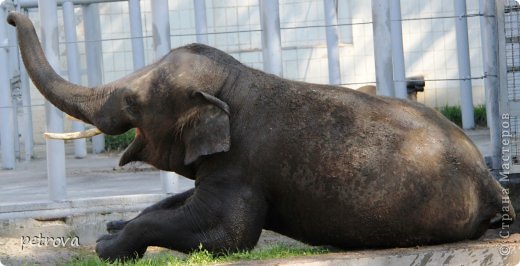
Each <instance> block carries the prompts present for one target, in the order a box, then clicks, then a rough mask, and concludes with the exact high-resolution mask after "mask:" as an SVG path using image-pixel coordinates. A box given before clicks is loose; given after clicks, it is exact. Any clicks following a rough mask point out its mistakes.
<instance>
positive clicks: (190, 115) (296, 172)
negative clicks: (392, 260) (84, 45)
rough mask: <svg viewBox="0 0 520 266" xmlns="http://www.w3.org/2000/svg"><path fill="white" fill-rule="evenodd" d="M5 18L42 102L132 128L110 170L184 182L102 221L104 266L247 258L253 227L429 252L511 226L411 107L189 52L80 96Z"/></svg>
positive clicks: (457, 148) (460, 136)
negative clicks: (147, 167) (138, 209)
mask: <svg viewBox="0 0 520 266" xmlns="http://www.w3.org/2000/svg"><path fill="white" fill-rule="evenodd" d="M8 22H9V23H10V24H11V25H14V26H16V29H17V33H18V38H19V45H20V49H21V53H22V57H23V61H24V63H25V66H26V67H27V70H28V72H29V75H30V77H31V79H32V80H33V81H34V84H35V85H36V87H37V88H38V89H39V90H40V92H41V93H42V94H43V95H44V96H45V97H46V98H47V99H48V100H49V101H51V102H52V103H53V104H54V105H56V106H57V107H58V108H60V109H61V110H63V111H64V112H66V113H68V114H70V115H71V116H73V117H76V118H79V119H81V120H83V121H85V122H87V123H90V124H93V125H96V126H97V127H98V128H99V129H100V130H101V131H102V132H104V133H106V134H120V133H123V132H125V131H127V130H128V129H130V128H137V129H138V134H137V136H136V138H135V140H134V141H133V142H132V144H131V145H130V146H129V148H127V150H126V151H125V153H124V154H123V155H122V158H121V161H120V165H124V164H127V163H129V162H133V161H143V162H147V163H149V164H151V165H153V166H155V167H157V168H158V169H162V170H166V171H175V172H177V173H179V174H181V175H183V176H186V177H187V178H190V179H194V180H195V188H194V189H192V190H189V191H187V192H184V193H182V194H178V195H175V196H172V197H170V198H167V199H165V200H163V201H161V202H159V203H157V204H155V205H153V206H151V207H149V208H147V209H145V210H144V211H143V212H142V213H141V214H139V215H138V216H137V217H135V218H134V219H132V220H130V221H126V222H111V223H108V225H107V227H108V229H109V234H107V235H105V236H102V237H101V238H100V239H99V240H98V243H97V247H96V251H97V253H98V255H99V256H100V257H101V258H103V259H108V260H115V259H131V258H136V257H141V256H142V255H143V254H144V252H145V251H146V249H147V247H148V246H161V247H166V248H170V249H174V250H179V251H182V252H190V251H192V250H194V249H197V248H198V247H199V245H202V246H203V247H204V248H205V249H208V250H209V251H212V252H216V253H222V252H230V251H235V250H248V249H251V248H253V247H254V246H255V244H256V243H257V241H258V238H259V235H260V233H261V231H262V229H264V228H265V229H269V230H273V231H275V232H278V233H281V234H284V235H287V236H289V237H292V238H295V239H298V240H301V241H303V242H305V243H308V244H311V245H330V246H334V247H338V248H342V249H360V248H387V247H408V246H417V245H428V244H437V243H445V242H452V241H459V240H463V239H475V238H478V237H479V236H481V235H482V234H483V233H484V231H486V229H488V228H490V227H497V226H501V223H502V219H501V217H502V215H504V216H507V217H514V216H515V215H514V210H513V208H512V206H510V205H506V207H507V208H505V207H504V209H503V206H502V196H503V195H502V187H501V186H500V184H499V183H498V182H497V181H496V180H495V179H493V178H492V177H491V176H490V174H489V172H488V170H487V169H486V166H485V164H484V161H483V159H482V156H481V155H480V153H479V151H478V150H477V148H475V146H474V145H473V143H472V142H471V141H470V140H469V139H468V138H467V137H466V135H465V134H464V132H462V131H461V130H460V129H459V128H458V127H457V126H455V125H454V124H452V123H451V122H450V121H448V120H447V119H445V118H444V117H443V116H442V115H441V114H439V113H438V112H436V111H435V110H433V109H431V108H428V107H426V106H424V105H422V104H419V103H415V102H411V101H407V100H399V99H393V98H385V97H375V96H371V95H368V94H365V93H360V92H357V91H354V90H350V89H345V88H342V87H336V86H327V85H318V84H309V83H303V82H295V81H290V80H286V79H283V78H279V77H277V76H274V75H269V74H266V73H264V72H262V71H259V70H256V69H252V68H249V67H247V66H244V65H243V64H241V63H240V62H238V61H237V60H235V59H234V58H233V57H231V56H229V55H228V54H226V53H224V52H222V51H219V50H217V49H215V48H212V47H209V46H205V45H200V44H192V45H187V46H184V47H180V48H176V49H173V50H172V51H171V52H170V53H169V54H167V55H166V56H165V57H163V58H162V59H160V60H159V61H158V62H156V63H154V64H151V65H149V66H147V67H145V68H143V69H142V70H139V71H137V72H135V73H133V74H131V75H129V76H127V77H124V78H122V79H120V80H118V81H115V82H112V83H109V84H106V85H103V86H100V87H97V88H86V87H82V86H79V85H75V84H71V83H69V82H67V81H65V80H64V79H62V78H61V77H60V76H59V75H57V74H56V73H55V72H54V70H53V69H52V67H51V66H50V65H49V64H48V62H47V60H46V58H45V56H44V54H43V51H42V49H41V47H40V45H39V41H38V38H37V36H36V33H35V31H34V28H33V25H32V23H31V21H30V20H29V19H28V18H27V17H25V16H23V15H21V14H19V13H10V14H9V16H8Z"/></svg>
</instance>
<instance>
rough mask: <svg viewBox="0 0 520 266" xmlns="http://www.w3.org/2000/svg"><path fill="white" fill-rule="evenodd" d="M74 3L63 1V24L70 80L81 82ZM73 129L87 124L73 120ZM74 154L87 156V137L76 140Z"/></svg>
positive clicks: (82, 127)
mask: <svg viewBox="0 0 520 266" xmlns="http://www.w3.org/2000/svg"><path fill="white" fill-rule="evenodd" d="M74 17H75V16H74V4H73V3H72V2H70V1H67V2H64V3H63V25H64V27H65V41H66V42H67V69H68V71H69V81H70V82H72V83H76V84H80V83H81V77H80V66H79V53H78V45H77V37H76V22H75V20H74ZM72 130H73V131H84V130H85V125H84V124H83V123H82V122H79V121H72ZM74 155H75V157H76V158H85V156H87V142H86V140H85V139H76V140H74Z"/></svg>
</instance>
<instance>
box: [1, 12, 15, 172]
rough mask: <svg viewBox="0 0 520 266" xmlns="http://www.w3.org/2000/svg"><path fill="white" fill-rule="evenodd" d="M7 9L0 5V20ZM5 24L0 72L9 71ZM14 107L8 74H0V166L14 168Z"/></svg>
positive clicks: (2, 24)
mask: <svg viewBox="0 0 520 266" xmlns="http://www.w3.org/2000/svg"><path fill="white" fill-rule="evenodd" d="M6 17H7V11H6V10H5V9H4V7H2V6H0V21H5V19H6ZM7 38H8V36H7V24H6V23H0V73H9V68H8V66H9V62H8V60H9V59H8V47H7V46H8V40H7ZM13 115H14V109H13V103H12V95H11V82H10V80H9V75H5V74H3V75H0V123H1V125H2V126H0V147H1V149H2V168H3V169H14V167H15V163H16V157H15V147H14V142H13V139H14V132H15V130H14V120H13V118H14V116H13Z"/></svg>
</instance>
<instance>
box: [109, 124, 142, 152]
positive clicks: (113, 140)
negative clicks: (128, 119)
mask: <svg viewBox="0 0 520 266" xmlns="http://www.w3.org/2000/svg"><path fill="white" fill-rule="evenodd" d="M134 138H135V128H133V129H130V130H128V131H127V132H125V133H123V134H121V135H114V136H110V135H106V136H105V150H107V151H120V150H124V149H125V148H126V147H128V145H130V143H131V142H132V141H133V140H134Z"/></svg>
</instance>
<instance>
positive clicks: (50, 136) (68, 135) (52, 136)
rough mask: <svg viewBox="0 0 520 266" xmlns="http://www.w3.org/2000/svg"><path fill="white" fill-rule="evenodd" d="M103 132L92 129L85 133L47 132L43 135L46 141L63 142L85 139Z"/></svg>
mask: <svg viewBox="0 0 520 266" xmlns="http://www.w3.org/2000/svg"><path fill="white" fill-rule="evenodd" d="M101 133H102V132H101V131H100V130H99V129H98V128H91V129H88V130H85V131H79V132H69V133H49V132H45V133H43V135H44V136H45V138H46V139H61V140H73V139H84V138H88V137H93V136H96V135H99V134H101Z"/></svg>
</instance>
